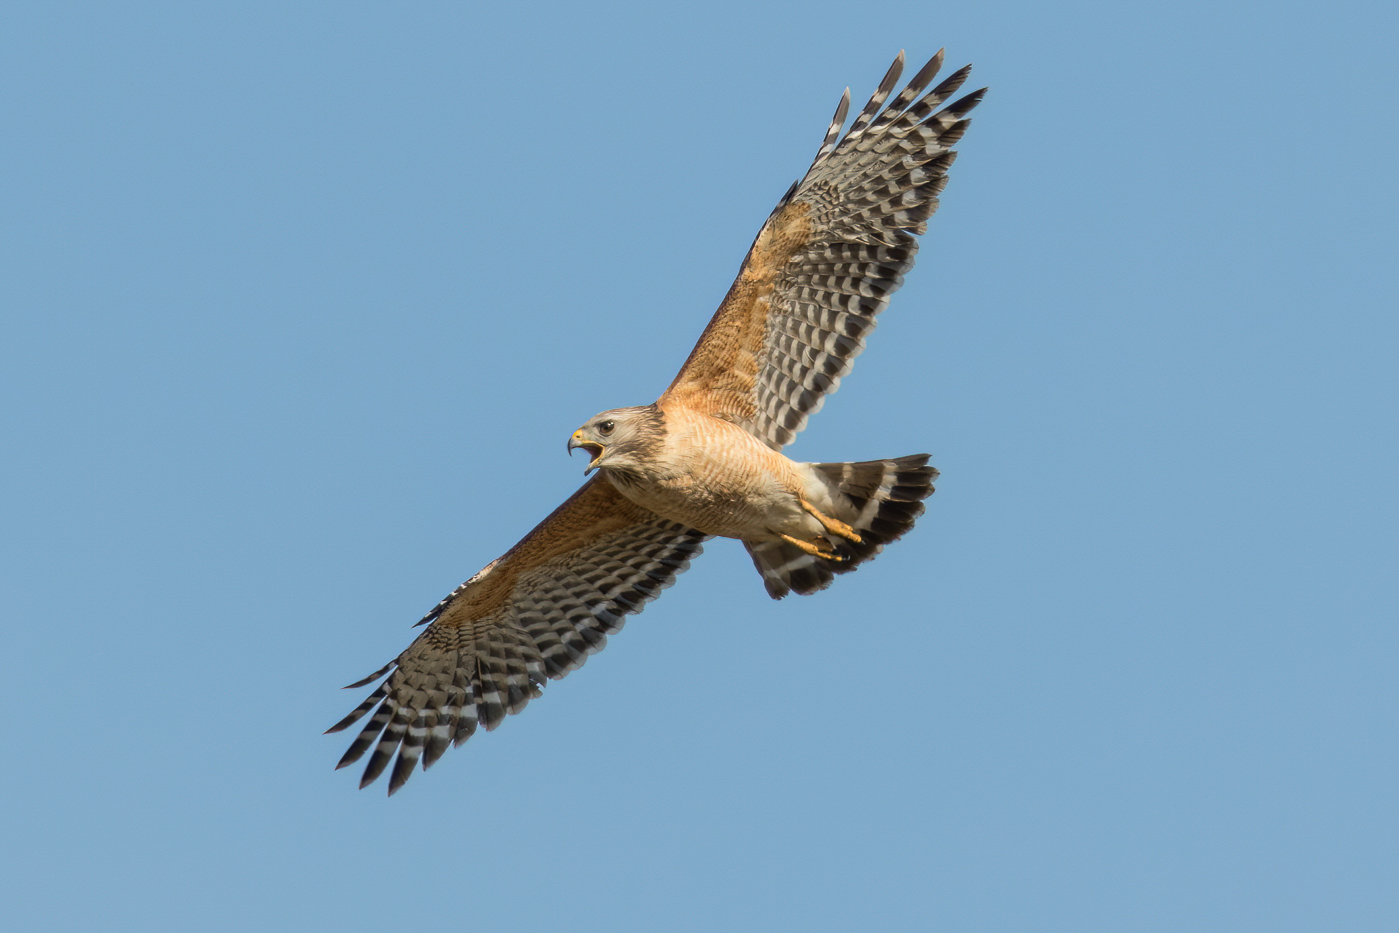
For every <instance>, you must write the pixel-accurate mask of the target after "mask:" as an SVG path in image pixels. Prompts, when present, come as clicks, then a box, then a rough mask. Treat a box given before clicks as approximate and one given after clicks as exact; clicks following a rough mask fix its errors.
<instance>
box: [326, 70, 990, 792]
mask: <svg viewBox="0 0 1399 933" xmlns="http://www.w3.org/2000/svg"><path fill="white" fill-rule="evenodd" d="M941 66H942V52H938V54H937V55H935V56H934V57H933V59H932V60H931V61H930V62H928V64H927V65H925V66H924V67H923V68H922V70H920V71H919V72H918V74H917V75H915V76H914V77H913V79H912V80H911V81H909V83H908V84H907V85H906V86H905V87H904V89H903V90H902V91H901V92H900V93H899V94H898V95H897V96H895V97H894V98H893V100H892V101H890V100H889V95H890V94H891V93H892V92H893V90H894V88H895V87H896V86H897V84H898V81H899V76H900V74H901V73H902V71H903V53H902V52H900V53H899V55H898V57H897V58H896V59H895V60H894V63H893V65H892V66H891V67H890V68H889V71H888V73H887V74H886V75H885V76H884V80H883V81H881V82H880V84H879V88H878V90H876V91H875V92H874V96H873V97H871V98H870V101H869V103H868V104H866V105H865V107H864V109H863V110H861V111H860V113H859V115H858V116H857V117H856V118H855V120H854V122H853V123H851V125H850V127H849V129H847V130H845V131H844V133H842V128H843V127H844V126H845V120H846V114H847V109H848V107H849V103H850V91H849V90H848V89H847V90H846V92H845V94H844V96H843V97H842V98H841V101H840V105H839V107H837V108H836V112H835V117H834V119H833V120H832V121H831V124H830V128H829V129H828V130H827V132H826V136H825V139H824V140H823V141H822V143H821V148H820V149H819V150H818V151H817V153H816V159H815V161H814V162H813V163H812V165H811V168H810V169H809V170H808V171H807V173H806V176H805V177H803V178H802V179H801V180H800V181H798V182H797V183H795V184H794V185H792V187H791V188H790V189H788V191H787V193H786V194H785V195H784V196H783V197H782V199H781V200H780V201H779V202H778V204H777V207H776V208H775V209H774V210H773V212H772V214H771V215H770V216H769V217H768V219H767V221H766V222H765V223H764V224H763V226H762V229H760V230H759V231H758V236H757V238H756V239H755V240H754V241H753V245H752V247H751V248H750V249H749V251H748V255H747V257H746V258H745V259H744V260H743V265H742V267H741V268H740V269H739V273H738V278H737V279H736V280H735V281H734V283H733V285H732V286H731V287H730V288H729V292H728V294H727V295H726V296H725V297H724V300H723V302H722V303H721V304H720V306H719V310H718V311H717V312H716V313H715V314H714V317H713V319H712V320H710V322H709V326H708V327H706V328H705V330H704V333H703V335H702V336H701V337H700V339H699V343H698V344H697V345H696V346H695V348H694V350H693V351H692V352H691V353H690V358H689V359H688V360H686V361H685V365H684V366H682V367H681V369H680V373H679V375H677V376H676V377H675V381H674V382H672V383H671V385H670V387H669V388H668V389H666V390H665V392H664V393H662V395H661V397H660V398H658V399H657V400H656V401H655V402H653V403H651V404H650V405H641V406H637V407H633V408H618V409H614V410H612V411H605V412H603V413H602V414H599V415H597V416H595V417H593V418H591V419H589V420H588V421H587V423H585V424H584V425H583V426H582V427H580V428H579V429H578V430H577V431H575V432H574V433H573V435H572V437H571V438H570V439H569V441H568V449H569V451H570V452H572V451H573V450H575V449H582V450H584V451H586V452H587V453H588V454H589V455H590V457H591V462H590V463H589V465H588V468H587V472H588V473H593V472H594V471H596V475H594V476H593V477H592V479H590V480H589V481H587V482H586V483H585V484H584V485H583V486H582V488H580V489H579V490H578V491H577V492H576V493H574V494H573V496H571V497H570V498H569V499H568V501H566V502H564V504H563V505H561V506H559V507H558V508H557V509H555V510H554V512H553V514H552V515H550V516H549V517H548V518H546V519H544V521H543V522H541V523H540V524H539V526H538V527H537V528H535V529H534V530H533V531H531V532H530V533H529V534H527V535H526V536H525V537H524V539H523V540H521V541H520V543H518V544H516V545H515V546H514V547H513V548H511V549H510V550H509V551H508V552H506V554H505V555H504V556H502V557H500V558H499V559H497V560H495V561H492V562H491V563H490V564H489V565H487V566H486V568H485V569H483V570H482V571H481V572H480V573H477V574H476V575H475V576H473V577H472V578H471V579H469V580H467V581H466V582H465V583H463V584H462V585H461V586H459V587H457V588H456V589H455V590H454V591H453V592H452V593H451V594H450V595H448V596H447V598H446V599H443V600H442V601H441V602H440V603H438V604H437V606H436V607H434V608H433V610H432V611H431V612H429V613H428V614H427V616H425V617H424V618H423V619H422V621H421V622H419V623H418V624H419V625H423V624H426V625H427V628H426V629H425V630H424V631H423V632H422V633H421V634H420V635H419V636H418V637H417V639H415V640H414V641H413V643H412V644H411V645H409V646H408V648H407V650H405V651H404V652H403V653H402V654H400V655H399V656H398V657H397V658H395V659H394V660H393V661H391V662H389V663H388V664H387V665H385V666H384V667H383V668H382V669H381V670H378V671H375V672H374V673H373V674H371V675H370V676H369V677H366V678H365V679H363V680H361V681H358V682H356V683H354V684H351V685H350V687H351V688H355V687H363V686H366V685H368V684H370V683H372V682H373V681H375V680H378V679H379V678H381V677H385V675H387V677H386V679H385V680H384V682H383V683H382V684H380V685H379V687H378V689H376V690H374V692H373V693H371V694H370V695H369V697H368V698H367V699H366V700H365V701H364V702H363V703H361V704H360V705H359V706H358V707H357V708H356V709H355V710H354V711H353V712H352V713H350V715H348V716H346V717H345V718H344V719H343V720H341V721H340V722H338V723H336V724H335V725H334V726H332V727H331V728H330V729H329V730H328V731H330V732H338V731H340V730H342V729H345V728H347V727H348V726H350V725H352V724H353V723H355V722H356V721H358V720H359V719H360V718H361V717H363V716H364V715H365V714H366V713H369V712H370V711H371V710H372V711H373V715H372V716H370V718H369V721H368V723H367V724H366V725H365V726H364V728H363V730H362V731H361V732H360V733H359V736H358V737H357V738H356V739H355V740H354V742H353V743H352V744H351V745H350V748H349V750H348V751H346V752H345V755H344V757H343V758H341V759H340V763H339V765H338V766H337V767H342V768H343V767H345V766H346V765H349V764H352V763H354V762H356V761H358V760H359V759H360V758H361V757H362V756H363V755H364V754H365V753H366V752H368V751H370V749H371V748H372V749H373V752H372V754H370V756H369V761H368V763H367V765H366V766H365V769H364V775H363V778H362V779H361V781H360V787H364V786H366V785H367V784H369V783H371V782H373V781H374V780H375V779H377V778H378V777H379V776H380V775H381V774H382V773H383V772H384V770H385V768H387V766H388V765H389V763H390V761H392V760H393V759H394V756H395V754H397V760H396V761H394V766H393V772H392V774H391V775H390V778H389V788H388V789H389V793H390V794H392V793H394V792H395V791H397V790H398V789H399V788H400V787H402V786H403V783H404V782H405V781H407V780H408V778H409V776H410V775H411V774H412V772H413V769H414V766H415V765H416V764H417V763H418V762H419V761H421V762H422V765H423V768H424V769H426V768H427V767H428V766H430V765H431V764H432V763H433V762H435V761H437V759H438V758H439V757H441V755H442V753H443V752H444V751H446V750H447V748H448V746H450V745H459V744H461V743H462V742H464V741H466V740H467V739H468V738H470V737H471V735H472V733H474V732H475V731H476V727H477V726H478V725H480V726H482V727H484V728H485V729H488V730H489V729H494V728H495V727H496V726H498V725H499V724H500V722H501V720H502V719H504V718H505V715H506V714H507V713H518V712H519V711H520V710H522V709H524V707H525V705H526V704H527V703H528V702H529V701H530V700H531V699H533V698H535V697H537V696H539V695H540V692H541V688H542V687H543V686H544V683H545V681H547V680H549V679H551V678H554V679H557V678H560V677H563V676H564V675H565V674H567V673H568V672H569V671H572V670H573V669H574V668H576V667H579V666H580V665H582V664H583V662H584V661H585V660H586V659H587V658H588V656H589V655H590V654H592V653H593V652H595V651H598V650H599V649H601V648H602V647H603V645H604V644H606V641H607V636H608V635H610V634H612V633H613V632H615V631H617V630H618V629H620V628H621V627H622V623H623V621H625V618H626V616H628V615H630V614H632V613H635V612H640V611H641V609H642V607H643V606H645V605H646V603H648V602H650V601H651V600H652V599H654V598H655V597H656V596H657V595H658V594H659V593H660V591H661V590H663V589H665V588H666V587H668V586H670V585H671V583H673V582H674V581H675V578H676V576H677V575H679V574H680V573H681V572H682V571H684V570H685V569H686V567H688V566H689V562H690V560H691V559H693V558H694V557H695V556H697V555H698V554H699V553H700V549H701V546H702V545H703V543H704V541H705V540H707V539H708V538H710V537H713V536H716V535H717V536H722V537H727V538H737V539H739V540H740V541H742V542H743V544H744V546H745V547H746V548H747V549H748V553H749V554H750V555H751V556H752V558H753V563H754V564H755V565H756V566H757V568H758V571H759V572H760V573H761V574H762V577H763V583H764V585H765V586H766V588H767V591H768V593H769V594H770V595H771V596H772V597H773V598H774V599H780V598H782V597H783V596H785V595H787V594H788V593H789V592H797V593H802V594H806V593H813V592H815V591H817V590H820V589H824V588H825V587H826V586H828V585H829V584H830V583H831V580H832V578H833V576H834V575H836V574H842V573H847V572H849V571H851V570H854V569H855V568H856V567H858V566H859V565H860V564H862V563H864V562H865V561H867V560H869V559H870V558H872V557H874V556H875V555H876V554H878V553H879V551H880V550H881V548H883V546H884V545H886V544H888V543H889V542H891V541H893V540H895V539H897V538H898V537H899V536H901V535H903V534H904V533H905V532H907V531H908V530H909V529H910V528H912V527H913V522H914V520H915V519H916V518H917V517H918V516H919V515H921V514H922V512H923V504H922V502H921V501H920V500H922V499H924V498H925V497H927V496H928V495H929V494H930V493H932V491H933V480H934V478H935V477H936V476H937V471H936V470H934V469H933V468H932V467H930V466H928V465H927V462H928V456H927V455H926V454H918V455H914V456H909V457H900V458H898V459H893V460H870V461H864V462H856V463H798V462H796V461H793V460H790V459H788V458H787V457H785V456H783V455H782V454H781V453H780V451H781V449H782V447H783V446H785V445H786V444H787V443H788V442H790V441H791V440H792V438H793V437H794V436H795V435H796V433H797V432H798V431H800V430H801V429H802V428H803V427H805V426H806V421H807V418H808V417H810V416H811V415H812V414H813V413H814V412H816V411H817V410H818V409H819V408H820V407H821V404H822V401H823V399H824V397H825V396H826V395H827V394H829V393H831V392H834V391H835V390H836V388H837V386H839V384H840V380H841V377H843V376H844V375H845V374H846V373H848V372H849V371H850V367H851V364H852V362H853V361H854V359H855V357H856V355H858V354H859V353H860V351H861V350H863V349H864V345H865V337H866V335H867V334H868V333H869V332H870V330H871V329H872V328H873V327H874V324H875V316H876V315H878V314H879V312H880V311H882V310H884V307H885V305H887V304H888V302H889V296H890V295H891V294H893V292H894V291H895V290H896V289H898V287H899V286H900V285H901V284H902V283H903V278H904V274H905V273H907V272H908V270H909V269H910V268H912V266H913V257H914V253H915V252H916V251H917V249H918V242H917V240H915V239H914V236H913V235H914V234H919V233H924V232H926V230H927V226H928V218H929V217H930V216H931V215H932V213H933V211H934V210H935V209H936V208H937V205H938V194H939V193H940V192H941V191H942V189H943V187H944V186H945V185H946V183H947V170H948V167H949V166H951V165H952V161H953V159H954V158H955V157H956V152H954V151H953V150H952V146H953V145H954V144H955V143H956V142H957V141H958V140H959V139H961V138H962V134H963V133H964V132H966V129H967V126H968V123H969V121H968V120H967V118H966V117H967V113H968V112H969V111H970V110H971V109H972V108H973V107H975V106H976V104H977V103H978V102H980V100H981V98H982V95H983V94H984V93H985V90H984V89H983V90H981V91H976V92H974V93H972V94H968V95H966V96H964V97H962V98H961V99H959V100H957V101H955V102H953V103H951V104H948V105H947V106H945V107H944V106H942V105H943V104H944V102H945V101H947V99H948V98H949V97H951V96H952V95H953V94H954V93H956V91H957V90H958V89H959V88H960V87H961V86H962V84H963V83H964V82H965V81H966V79H967V75H968V74H969V73H970V71H971V67H970V66H967V67H965V68H962V69H960V70H959V71H956V72H954V73H953V74H952V75H951V76H950V77H948V78H947V79H946V80H944V81H943V82H941V83H940V84H938V85H937V86H936V87H934V88H933V89H932V90H930V91H926V93H925V90H926V88H927V87H928V85H929V84H931V83H932V81H933V78H934V77H935V76H936V75H937V73H938V71H939V69H940V68H941ZM886 101H888V105H887V106H886V105H885V102H886ZM939 108H941V109H939Z"/></svg>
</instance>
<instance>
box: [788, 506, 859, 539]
mask: <svg viewBox="0 0 1399 933" xmlns="http://www.w3.org/2000/svg"><path fill="white" fill-rule="evenodd" d="M797 501H798V502H800V503H801V507H802V508H803V509H805V510H806V513H807V514H808V515H810V516H811V517H812V518H814V519H816V520H817V521H818V522H820V523H821V526H822V527H823V528H825V529H826V530H827V531H829V532H830V533H831V534H833V535H840V536H841V537H842V538H844V539H845V540H847V541H853V542H855V543H856V544H859V543H860V540H861V539H860V533H859V532H858V531H856V530H855V529H854V528H851V527H850V526H849V525H847V524H845V522H842V521H840V520H838V519H834V518H831V517H830V516H829V515H824V514H822V513H821V511H820V510H819V509H817V508H816V506H814V505H812V504H811V503H810V502H807V501H806V500H805V499H798V500H797Z"/></svg>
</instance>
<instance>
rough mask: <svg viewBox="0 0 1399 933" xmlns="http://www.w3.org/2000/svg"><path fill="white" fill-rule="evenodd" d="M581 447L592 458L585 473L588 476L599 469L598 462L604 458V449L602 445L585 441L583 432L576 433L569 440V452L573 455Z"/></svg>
mask: <svg viewBox="0 0 1399 933" xmlns="http://www.w3.org/2000/svg"><path fill="white" fill-rule="evenodd" d="M580 447H581V448H582V449H583V450H586V451H587V452H588V456H589V457H591V458H592V459H591V460H590V461H589V462H588V468H587V469H586V470H584V471H583V475H584V476H587V475H588V474H589V473H591V472H593V471H594V470H596V469H597V462H598V460H600V459H601V458H602V451H603V449H604V448H603V446H602V445H601V444H595V443H593V442H592V441H585V440H583V432H582V431H574V432H573V436H572V437H570V438H569V439H568V452H569V453H570V454H572V453H573V452H574V451H575V450H578V449H579V448H580Z"/></svg>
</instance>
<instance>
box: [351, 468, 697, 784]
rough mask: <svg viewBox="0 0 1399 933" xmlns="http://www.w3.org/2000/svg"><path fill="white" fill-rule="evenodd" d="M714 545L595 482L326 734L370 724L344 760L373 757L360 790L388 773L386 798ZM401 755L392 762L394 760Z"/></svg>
mask: <svg viewBox="0 0 1399 933" xmlns="http://www.w3.org/2000/svg"><path fill="white" fill-rule="evenodd" d="M706 538H707V536H706V535H705V534H703V533H701V532H699V531H696V530H694V529H693V528H687V527H685V526H684V525H680V524H677V523H675V522H671V521H667V520H666V519H663V518H661V517H660V516H658V515H656V514H655V513H653V512H649V511H647V510H646V509H643V508H642V507H640V506H638V505H635V504H634V503H632V502H631V501H629V500H628V499H626V498H624V497H623V496H622V495H621V494H620V493H618V492H617V490H616V489H615V488H614V487H613V486H612V484H611V483H609V482H607V481H606V480H602V479H599V478H596V477H595V478H594V479H593V480H592V481H590V482H589V483H587V484H585V485H584V486H583V488H581V489H579V490H578V492H576V493H574V495H573V496H572V497H571V498H570V499H569V500H568V501H567V502H565V503H564V504H563V505H561V506H559V508H558V509H556V510H555V511H554V513H553V514H552V515H550V516H549V517H548V518H546V519H545V520H544V521H543V522H541V523H540V525H539V526H538V527H537V528H535V529H534V530H533V531H531V532H530V533H529V534H528V535H526V536H525V538H524V539H523V540H521V541H520V543H519V544H517V545H515V547H513V548H512V549H511V550H510V551H509V552H508V553H506V554H505V556H503V557H501V558H500V559H499V560H497V561H494V562H493V563H491V564H490V565H488V566H487V567H486V569H485V570H483V571H481V572H480V573H478V574H476V575H475V576H474V577H472V578H471V579H470V580H468V581H466V582H465V583H463V584H462V585H461V586H459V587H457V589H456V590H454V591H453V592H452V593H451V594H450V595H449V596H448V597H447V598H446V599H444V600H442V602H440V603H438V605H437V606H436V607H435V608H434V609H433V610H432V612H430V613H428V615H427V616H426V617H425V618H424V620H423V621H424V622H426V623H428V627H427V628H426V629H424V630H423V632H422V633H421V634H420V635H419V636H418V637H417V639H415V640H414V641H413V643H412V644H411V645H409V646H408V649H407V650H406V651H404V652H403V653H402V654H400V655H399V656H398V657H397V658H396V659H395V660H394V661H392V662H390V663H389V664H388V665H387V666H386V667H384V668H383V669H381V670H379V671H378V672H377V673H376V674H374V675H371V676H370V677H369V678H366V679H365V680H362V681H359V682H357V683H355V684H352V685H351V686H355V687H360V686H365V685H367V684H369V683H371V682H372V681H374V680H377V679H378V678H379V677H382V676H384V675H386V674H387V675H388V679H387V680H385V681H384V682H383V683H382V684H380V685H379V686H378V688H377V689H375V690H374V691H373V692H372V693H371V694H370V695H369V697H368V698H367V699H366V700H365V701H364V702H363V703H361V704H360V705H359V706H357V707H356V708H355V710H354V711H353V712H352V713H350V715H348V716H346V717H345V718H344V719H342V720H341V721H340V722H338V723H336V724H335V725H334V726H332V727H331V728H330V729H328V730H327V731H328V732H339V731H341V730H342V729H347V728H349V727H350V726H351V725H353V724H354V723H356V722H357V721H359V720H360V719H362V718H363V717H364V716H365V715H366V714H370V712H371V711H372V715H370V716H369V720H368V722H366V723H365V725H364V727H363V728H362V729H361V730H360V733H359V735H358V736H357V737H356V738H355V740H354V741H353V742H352V743H351V745H350V747H349V749H348V750H347V751H346V752H345V754H344V756H343V757H342V758H341V759H340V763H339V764H338V765H336V767H337V768H343V767H346V766H347V765H350V764H353V763H354V762H356V761H358V760H359V759H360V758H362V757H363V756H364V755H365V753H366V752H369V750H370V748H371V747H372V748H373V752H372V753H371V754H370V756H369V761H368V762H367V763H366V765H365V769H364V774H363V776H362V778H361V780H360V786H361V787H364V786H366V785H368V784H370V783H372V782H373V781H374V780H376V779H377V778H378V777H379V776H380V775H382V774H383V773H384V771H385V770H387V769H388V766H389V764H390V762H392V763H393V770H392V771H391V773H390V776H389V793H390V794H392V793H394V792H395V791H397V790H398V789H399V788H400V787H402V786H403V784H404V782H405V781H407V780H408V778H409V777H410V776H411V775H412V773H413V769H414V767H415V766H416V765H417V764H418V762H419V761H421V762H422V766H423V768H424V769H426V768H428V767H430V766H431V765H432V764H433V763H434V762H436V761H437V759H438V758H440V757H441V756H442V753H443V752H445V751H446V750H447V748H448V746H450V745H452V744H457V745H460V744H461V743H462V742H464V741H466V740H467V739H468V738H470V737H471V735H472V734H473V733H474V732H475V731H476V727H477V726H478V725H479V726H481V727H483V728H485V729H487V730H490V729H494V728H495V727H496V726H498V725H500V723H501V721H502V720H504V718H505V717H506V716H508V715H510V714H512V713H518V712H519V711H520V710H522V709H524V708H525V706H526V704H528V703H529V701H530V700H532V699H534V698H535V697H537V696H539V695H540V692H541V688H542V687H543V686H544V683H545V682H546V681H547V680H550V679H554V680H557V679H558V678H560V677H563V676H564V675H565V674H567V673H568V672H569V671H571V670H573V669H575V668H577V667H579V666H580V665H582V664H583V662H584V661H586V660H587V658H588V656H589V655H590V654H593V653H594V652H597V651H600V650H601V649H602V647H603V646H604V645H606V644H607V636H608V635H610V634H611V633H613V632H616V631H617V630H618V629H620V628H621V627H622V623H623V622H624V621H625V619H626V616H627V615H629V614H631V613H634V612H640V611H641V610H642V608H643V607H644V606H645V605H646V604H647V603H648V602H650V601H651V600H652V599H655V598H656V597H657V596H658V595H659V594H660V592H661V590H663V589H665V588H666V587H668V586H670V585H671V584H672V583H674V582H675V578H676V577H677V576H678V575H680V574H681V573H683V572H684V571H685V569H686V568H687V567H688V566H689V562H690V560H692V559H693V558H694V557H696V556H697V555H698V554H699V553H700V550H701V548H702V546H703V543H704V541H705V540H706ZM395 755H396V756H397V757H396V758H395Z"/></svg>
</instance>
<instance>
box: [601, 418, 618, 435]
mask: <svg viewBox="0 0 1399 933" xmlns="http://www.w3.org/2000/svg"><path fill="white" fill-rule="evenodd" d="M616 426H617V422H615V421H599V422H598V425H597V432H598V433H599V434H611V433H612V429H613V428H615V427H616Z"/></svg>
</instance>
